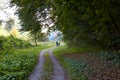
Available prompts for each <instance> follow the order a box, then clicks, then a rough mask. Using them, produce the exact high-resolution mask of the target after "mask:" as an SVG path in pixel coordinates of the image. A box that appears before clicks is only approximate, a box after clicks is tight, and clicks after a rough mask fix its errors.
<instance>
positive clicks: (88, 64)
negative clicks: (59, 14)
mask: <svg viewBox="0 0 120 80" xmlns="http://www.w3.org/2000/svg"><path fill="white" fill-rule="evenodd" d="M54 54H55V56H56V57H57V59H58V60H59V61H60V63H61V65H62V66H64V67H65V70H66V71H67V72H68V74H69V78H70V79H71V80H97V79H99V80H101V79H104V80H107V79H110V80H111V79H113V80H118V79H119V78H120V75H119V74H120V71H119V70H120V56H119V53H117V52H112V51H109V50H108V51H105V50H103V49H102V48H100V47H92V46H84V47H83V46H82V47H79V48H77V47H76V48H75V47H74V48H73V47H71V48H70V47H67V46H66V45H63V46H59V47H57V48H56V49H55V50H54ZM103 74H104V75H103Z"/></svg>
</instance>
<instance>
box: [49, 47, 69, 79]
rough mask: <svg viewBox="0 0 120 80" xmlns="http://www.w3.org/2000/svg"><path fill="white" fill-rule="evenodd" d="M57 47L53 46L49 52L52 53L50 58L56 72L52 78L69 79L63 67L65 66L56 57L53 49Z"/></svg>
mask: <svg viewBox="0 0 120 80" xmlns="http://www.w3.org/2000/svg"><path fill="white" fill-rule="evenodd" d="M54 48H55V47H53V48H51V49H50V50H49V51H48V53H49V55H50V58H51V59H52V62H53V67H54V74H53V76H52V80H67V75H66V73H65V71H64V69H63V67H62V66H61V65H60V64H59V62H58V61H57V59H56V58H55V57H54V55H53V53H52V51H53V49H54Z"/></svg>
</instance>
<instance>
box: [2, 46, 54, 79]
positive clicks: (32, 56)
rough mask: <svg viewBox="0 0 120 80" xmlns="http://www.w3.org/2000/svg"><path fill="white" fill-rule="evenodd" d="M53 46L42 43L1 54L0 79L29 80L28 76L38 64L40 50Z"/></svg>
mask: <svg viewBox="0 0 120 80" xmlns="http://www.w3.org/2000/svg"><path fill="white" fill-rule="evenodd" d="M51 46H52V45H40V46H37V47H30V48H25V49H16V50H14V51H13V53H10V54H9V53H8V54H1V55H0V80H28V79H27V77H28V75H29V73H30V72H31V71H32V70H33V68H34V66H35V65H36V63H37V60H38V55H39V53H40V51H41V50H43V49H45V48H49V47H51Z"/></svg>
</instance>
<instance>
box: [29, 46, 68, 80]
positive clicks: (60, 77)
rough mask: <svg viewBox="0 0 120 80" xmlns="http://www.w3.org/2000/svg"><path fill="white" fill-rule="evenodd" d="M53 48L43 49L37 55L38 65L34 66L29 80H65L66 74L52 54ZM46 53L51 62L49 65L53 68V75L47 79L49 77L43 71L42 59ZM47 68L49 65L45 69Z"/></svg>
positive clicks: (43, 61)
mask: <svg viewBox="0 0 120 80" xmlns="http://www.w3.org/2000/svg"><path fill="white" fill-rule="evenodd" d="M54 48H55V47H52V48H50V49H45V50H43V51H41V53H40V55H39V60H38V64H37V65H36V67H35V69H34V70H33V72H32V73H31V74H30V76H29V80H67V74H66V72H65V71H64V69H63V67H62V66H61V65H60V63H59V62H58V60H57V59H56V58H55V56H54V55H53V53H52V51H53V49H54ZM47 53H48V54H49V57H50V59H51V61H52V64H51V65H52V66H53V74H52V75H51V77H49V78H48V76H50V75H49V74H47V72H46V71H45V70H44V69H45V68H44V67H45V66H44V64H45V61H46V58H45V57H44V55H45V54H47ZM49 66H50V65H47V67H49Z"/></svg>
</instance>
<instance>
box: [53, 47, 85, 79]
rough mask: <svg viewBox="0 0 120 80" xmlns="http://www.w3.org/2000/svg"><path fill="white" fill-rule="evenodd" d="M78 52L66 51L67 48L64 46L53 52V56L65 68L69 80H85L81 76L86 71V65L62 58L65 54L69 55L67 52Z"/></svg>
mask: <svg viewBox="0 0 120 80" xmlns="http://www.w3.org/2000/svg"><path fill="white" fill-rule="evenodd" d="M78 51H79V49H76V48H74V49H73V48H71V49H68V47H67V46H66V45H64V46H60V47H58V48H56V49H55V50H54V55H55V56H56V57H57V59H58V60H59V61H60V62H61V65H62V66H63V67H64V68H65V70H66V71H67V72H68V74H69V78H70V80H87V79H86V77H85V76H84V74H83V72H84V71H85V69H86V63H85V62H84V61H79V60H76V59H72V58H69V57H65V56H63V55H64V54H66V53H68V54H69V52H70V53H71V52H78ZM63 52H64V53H63Z"/></svg>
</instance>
